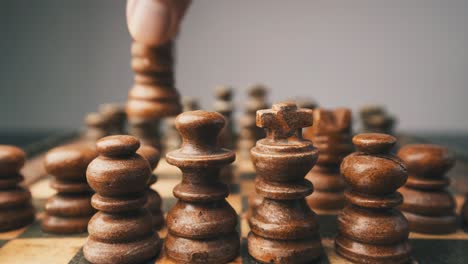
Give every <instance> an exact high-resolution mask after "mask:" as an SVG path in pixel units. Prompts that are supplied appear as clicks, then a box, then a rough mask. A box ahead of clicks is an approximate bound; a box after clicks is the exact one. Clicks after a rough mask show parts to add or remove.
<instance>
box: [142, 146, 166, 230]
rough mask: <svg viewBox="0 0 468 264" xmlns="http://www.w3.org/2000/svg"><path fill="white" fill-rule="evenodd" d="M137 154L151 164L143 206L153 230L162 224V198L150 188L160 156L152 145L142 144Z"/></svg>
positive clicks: (154, 180)
mask: <svg viewBox="0 0 468 264" xmlns="http://www.w3.org/2000/svg"><path fill="white" fill-rule="evenodd" d="M137 154H138V155H140V156H142V157H143V158H145V159H146V160H147V161H148V163H149V164H150V166H151V171H153V173H152V174H151V177H150V180H149V182H148V189H147V190H146V195H147V196H148V201H147V202H146V205H145V208H146V209H148V211H150V213H151V217H152V218H153V227H154V229H155V230H160V229H161V228H162V227H163V226H164V215H163V212H162V211H161V205H162V199H161V196H160V195H159V193H158V192H157V191H155V190H153V189H152V188H151V186H152V185H153V184H155V183H156V181H157V180H158V177H157V176H156V174H154V170H155V169H156V167H157V166H158V163H159V159H160V158H161V154H160V152H159V151H158V150H157V149H155V148H153V147H152V146H148V145H142V146H141V147H140V148H139V149H138V150H137Z"/></svg>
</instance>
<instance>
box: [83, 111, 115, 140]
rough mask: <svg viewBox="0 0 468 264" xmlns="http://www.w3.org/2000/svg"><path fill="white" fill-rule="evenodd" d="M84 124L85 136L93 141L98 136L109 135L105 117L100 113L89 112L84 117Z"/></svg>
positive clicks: (97, 138)
mask: <svg viewBox="0 0 468 264" xmlns="http://www.w3.org/2000/svg"><path fill="white" fill-rule="evenodd" d="M84 122H85V125H86V132H85V138H86V139H87V140H89V141H91V142H95V141H97V140H99V139H100V138H103V137H105V136H108V135H109V124H108V121H107V119H106V118H104V116H103V115H102V114H100V113H94V112H93V113H89V114H87V115H86V116H85V119H84Z"/></svg>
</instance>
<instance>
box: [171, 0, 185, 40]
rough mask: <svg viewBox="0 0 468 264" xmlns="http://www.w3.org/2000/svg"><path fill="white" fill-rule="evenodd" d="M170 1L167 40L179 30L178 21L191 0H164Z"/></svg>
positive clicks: (173, 36) (180, 20)
mask: <svg viewBox="0 0 468 264" xmlns="http://www.w3.org/2000/svg"><path fill="white" fill-rule="evenodd" d="M165 1H169V2H170V3H171V9H172V17H171V22H170V29H169V32H168V37H169V40H170V39H173V38H175V36H176V35H177V33H178V32H179V27H180V23H181V22H182V19H183V17H184V15H185V13H186V11H187V9H188V7H189V6H190V3H191V0H172V1H170V0H165Z"/></svg>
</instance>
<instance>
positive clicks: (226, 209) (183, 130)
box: [165, 110, 240, 264]
mask: <svg viewBox="0 0 468 264" xmlns="http://www.w3.org/2000/svg"><path fill="white" fill-rule="evenodd" d="M224 125H225V120H224V118H223V116H222V115H221V114H219V113H216V112H206V111H200V110H199V111H191V112H184V113H182V114H180V115H179V116H178V117H177V118H176V127H177V130H178V131H179V133H180V134H181V136H182V138H183V144H182V146H181V148H180V149H178V150H175V151H172V152H169V153H168V154H167V155H166V159H167V162H168V163H169V164H172V165H174V166H177V167H179V168H180V170H181V171H182V182H181V183H180V184H178V185H177V186H176V187H175V188H174V190H173V193H174V196H175V197H176V198H177V199H179V200H178V201H177V203H176V205H175V206H174V207H173V208H172V209H171V211H170V212H169V213H168V215H167V229H168V234H167V237H166V240H165V250H166V254H167V255H168V257H169V258H171V259H173V260H174V261H176V262H177V263H207V264H209V263H216V264H218V263H227V262H229V261H231V260H233V259H235V258H236V257H237V255H238V254H239V247H240V238H239V234H238V233H237V231H236V225H237V214H236V212H235V211H234V209H233V208H232V207H231V205H230V204H229V203H228V202H227V201H226V199H225V198H226V197H227V196H228V195H229V189H228V187H227V185H226V184H224V183H222V182H221V181H220V180H219V176H220V175H219V174H220V170H221V169H222V168H223V167H224V166H226V165H228V164H230V163H232V162H233V161H234V159H235V154H234V152H232V151H230V150H227V149H223V148H220V147H219V145H218V136H219V133H220V132H221V129H222V128H223V127H224Z"/></svg>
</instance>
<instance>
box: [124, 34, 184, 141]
mask: <svg viewBox="0 0 468 264" xmlns="http://www.w3.org/2000/svg"><path fill="white" fill-rule="evenodd" d="M173 67H174V59H173V54H172V43H167V44H166V45H163V46H161V47H149V46H145V45H144V44H141V43H139V42H134V43H133V44H132V69H133V71H134V72H135V80H134V85H133V87H132V89H131V90H130V92H129V95H128V101H127V106H126V112H127V116H128V121H129V125H130V133H131V134H132V135H134V136H136V137H138V138H139V139H140V140H141V142H142V144H144V145H151V146H154V147H156V148H158V149H159V146H160V134H159V125H160V121H161V119H162V118H165V117H169V116H174V115H177V114H178V113H180V111H181V106H180V102H179V94H178V92H177V90H176V89H175V88H174V73H173Z"/></svg>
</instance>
